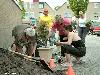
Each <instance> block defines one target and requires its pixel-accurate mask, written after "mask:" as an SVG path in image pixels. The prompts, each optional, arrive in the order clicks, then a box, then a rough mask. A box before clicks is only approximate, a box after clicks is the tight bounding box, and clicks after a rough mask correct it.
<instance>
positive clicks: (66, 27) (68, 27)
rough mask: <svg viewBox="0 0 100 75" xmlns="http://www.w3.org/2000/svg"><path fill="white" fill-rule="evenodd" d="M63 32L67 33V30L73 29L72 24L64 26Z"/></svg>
mask: <svg viewBox="0 0 100 75" xmlns="http://www.w3.org/2000/svg"><path fill="white" fill-rule="evenodd" d="M64 29H65V34H66V35H68V33H69V32H72V31H73V28H72V25H68V26H64Z"/></svg>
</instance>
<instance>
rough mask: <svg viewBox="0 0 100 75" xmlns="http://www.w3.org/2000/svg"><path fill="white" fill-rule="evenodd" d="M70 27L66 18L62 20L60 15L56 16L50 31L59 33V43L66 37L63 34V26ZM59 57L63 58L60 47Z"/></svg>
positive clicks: (69, 21)
mask: <svg viewBox="0 0 100 75" xmlns="http://www.w3.org/2000/svg"><path fill="white" fill-rule="evenodd" d="M68 25H71V20H69V19H67V18H62V17H61V15H56V17H55V22H54V24H53V27H52V30H53V31H56V30H57V31H59V36H60V41H61V42H64V41H65V40H63V38H64V37H65V36H66V35H65V33H64V30H65V29H64V26H68ZM61 56H63V57H64V56H65V54H64V50H63V47H62V46H61Z"/></svg>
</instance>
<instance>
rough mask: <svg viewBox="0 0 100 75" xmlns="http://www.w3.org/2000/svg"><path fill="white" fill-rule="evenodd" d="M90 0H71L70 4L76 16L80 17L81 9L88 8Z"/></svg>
mask: <svg viewBox="0 0 100 75" xmlns="http://www.w3.org/2000/svg"><path fill="white" fill-rule="evenodd" d="M88 3H89V0H69V6H70V8H71V10H72V11H73V13H74V15H75V16H76V17H79V11H83V13H85V11H86V10H87V6H88Z"/></svg>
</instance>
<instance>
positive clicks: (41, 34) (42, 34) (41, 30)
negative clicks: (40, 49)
mask: <svg viewBox="0 0 100 75" xmlns="http://www.w3.org/2000/svg"><path fill="white" fill-rule="evenodd" d="M47 24H48V23H46V22H43V21H42V22H38V23H37V30H36V31H37V33H38V38H39V39H41V40H42V42H43V43H45V44H46V43H47V40H48V34H49V29H48V26H47Z"/></svg>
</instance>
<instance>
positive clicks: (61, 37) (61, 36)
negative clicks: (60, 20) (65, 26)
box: [59, 35, 66, 57]
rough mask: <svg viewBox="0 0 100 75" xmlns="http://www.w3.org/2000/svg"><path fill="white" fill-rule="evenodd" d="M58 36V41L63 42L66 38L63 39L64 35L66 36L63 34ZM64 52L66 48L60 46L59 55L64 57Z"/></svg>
mask: <svg viewBox="0 0 100 75" xmlns="http://www.w3.org/2000/svg"><path fill="white" fill-rule="evenodd" d="M59 36H60V42H65V41H66V40H63V38H64V37H66V36H65V35H59ZM65 53H66V50H65V49H64V48H63V46H61V56H63V57H65Z"/></svg>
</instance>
